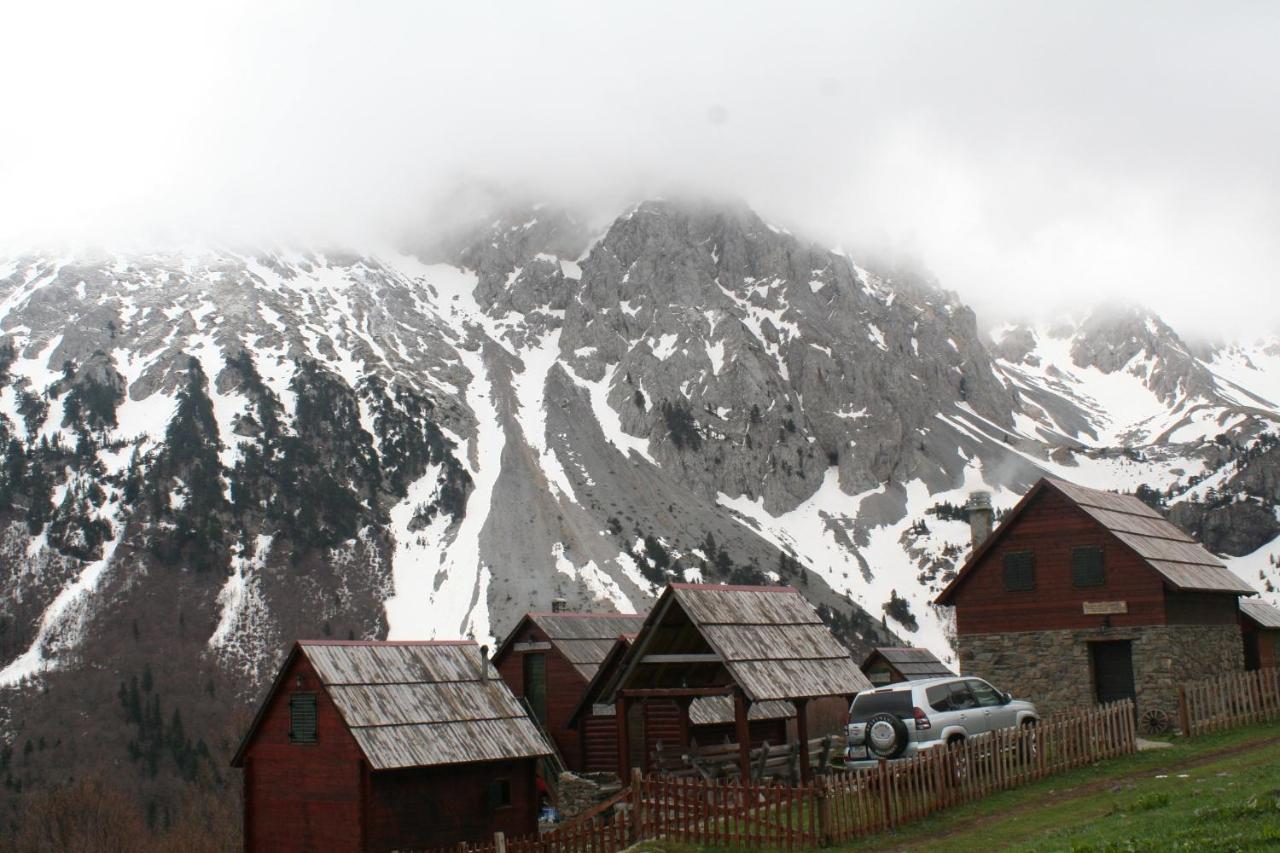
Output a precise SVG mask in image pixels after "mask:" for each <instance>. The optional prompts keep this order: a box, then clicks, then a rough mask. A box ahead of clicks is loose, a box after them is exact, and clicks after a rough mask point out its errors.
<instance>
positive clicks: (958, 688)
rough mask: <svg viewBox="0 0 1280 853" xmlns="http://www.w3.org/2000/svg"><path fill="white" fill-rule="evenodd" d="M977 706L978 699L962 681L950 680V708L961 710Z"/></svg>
mask: <svg viewBox="0 0 1280 853" xmlns="http://www.w3.org/2000/svg"><path fill="white" fill-rule="evenodd" d="M976 707H978V699H977V697H976V696H974V695H973V692H972V691H971V690H970V689H969V685H967V684H965V683H964V682H963V681H953V682H951V710H953V711H963V710H965V709H966V708H976Z"/></svg>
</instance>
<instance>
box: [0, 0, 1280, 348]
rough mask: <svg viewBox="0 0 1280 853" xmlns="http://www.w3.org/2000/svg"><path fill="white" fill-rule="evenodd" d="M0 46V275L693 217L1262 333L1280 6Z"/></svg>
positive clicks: (444, 26) (363, 23) (264, 25)
mask: <svg viewBox="0 0 1280 853" xmlns="http://www.w3.org/2000/svg"><path fill="white" fill-rule="evenodd" d="M0 33H3V34H4V38H3V47H2V49H0V242H3V243H5V244H8V245H10V246H11V247H14V246H16V247H25V246H51V245H54V244H63V243H68V242H71V243H77V242H82V241H86V240H89V241H96V242H105V243H107V244H110V245H121V246H126V245H128V246H136V245H139V244H145V243H148V242H151V241H155V240H165V241H173V240H183V241H209V240H236V241H246V240H247V241H259V240H262V241H265V240H296V239H306V240H324V241H338V242H342V243H346V244H357V245H358V244H361V243H365V242H370V243H371V242H373V241H375V240H378V239H380V238H384V237H386V236H387V235H390V234H394V233H396V232H397V231H398V230H399V229H402V228H404V227H405V226H407V225H408V224H410V223H417V222H420V221H422V218H423V215H424V211H427V210H430V209H431V208H432V204H433V201H434V200H436V199H438V198H439V197H440V196H441V194H442V193H445V192H448V191H450V190H451V189H452V188H455V187H457V186H458V185H459V184H460V183H466V182H481V183H484V184H485V185H487V186H491V187H498V188H502V189H504V190H508V189H509V190H510V191H512V192H513V193H520V194H525V195H531V196H534V197H538V198H545V199H548V200H552V201H558V202H564V203H571V204H581V205H586V206H589V207H590V208H591V209H593V210H595V211H597V212H599V211H602V210H610V209H613V208H616V207H618V206H620V205H622V204H625V203H626V202H627V201H628V200H632V199H634V198H636V197H639V196H644V195H651V194H657V193H670V192H673V191H683V192H689V191H692V192H697V193H703V192H705V193H708V194H728V195H733V196H738V197H741V198H742V199H744V200H746V201H747V202H749V203H750V204H751V205H753V206H754V207H755V208H756V209H757V211H758V212H759V213H760V214H761V215H762V216H764V217H765V218H766V219H769V220H770V221H773V222H776V223H779V224H783V225H786V226H789V227H791V228H792V229H793V230H797V231H802V232H805V233H807V234H810V235H813V236H814V237H816V238H818V239H821V240H823V241H825V242H829V243H833V244H834V243H839V244H843V245H846V246H849V247H854V246H862V247H874V248H876V249H877V250H890V251H893V252H895V253H897V254H899V255H900V256H903V257H915V258H919V259H920V261H921V262H923V263H924V264H925V265H927V266H928V267H929V268H930V269H931V270H932V271H933V272H934V273H935V274H936V275H937V276H938V278H939V279H940V281H941V283H942V284H943V286H945V287H948V288H949V289H953V290H956V291H958V292H959V293H960V294H961V296H962V297H963V298H964V299H966V300H968V301H969V302H970V303H971V304H973V305H974V306H975V307H976V308H977V309H978V310H979V312H980V313H981V314H982V315H983V316H984V317H985V318H988V319H991V318H1001V317H1004V316H1007V315H1010V314H1014V313H1019V312H1029V311H1038V310H1045V309H1047V308H1054V309H1057V308H1060V307H1061V306H1063V305H1071V304H1083V303H1089V302H1093V301H1096V300H1098V299H1102V298H1108V297H1112V298H1114V297H1128V298H1130V299H1132V300H1135V301H1139V302H1143V303H1146V304H1149V305H1151V306H1152V307H1154V308H1156V309H1157V310H1158V311H1160V312H1161V313H1162V314H1164V315H1165V316H1166V318H1167V319H1169V320H1170V322H1172V323H1173V324H1174V325H1175V326H1176V327H1178V328H1180V329H1183V330H1185V331H1188V332H1192V333H1200V334H1211V335H1219V336H1226V337H1234V336H1236V335H1237V334H1253V333H1255V332H1260V331H1264V330H1270V331H1280V307H1277V304H1276V303H1277V302H1280V300H1277V299H1276V298H1275V295H1276V293H1277V291H1280V287H1278V286H1277V285H1278V284H1280V276H1278V274H1277V271H1278V270H1280V240H1278V239H1277V235H1280V59H1277V53H1280V51H1278V50H1277V47H1278V46H1280V3H1274V2H1271V3H1261V2H1260V3H1240V4H1230V3H1223V2H1212V3H1210V2H1203V3H1200V4H1196V5H1189V4H1188V5H1180V4H1176V3H1173V2H1158V3H1157V2H1150V3H1141V4H1139V3H1134V4H1130V5H1125V4H1119V3H1113V2H1109V3H1098V4H1090V3H1083V2H1078V0H1072V2H1059V3H1053V4H1048V3H1035V4H1033V3H1027V2H1015V3H1007V4H1004V3H960V2H947V3H924V2H910V3H904V2H885V3H865V4H860V3H851V2H840V3H830V4H828V3H817V2H814V3H803V2H787V3H776V4H765V3H747V2H743V0H734V2H724V3H710V2H704V3H691V2H680V3H662V2H654V0H645V2H630V3H607V4H606V3H599V2H593V3H546V2H520V3H514V2H513V3H509V4H508V3H493V4H483V3H472V2H467V3H461V2H449V3H438V4H428V3H425V2H405V3H391V2H385V3H376V2H358V3H357V2H352V3H349V4H336V3H324V2H318V1H317V0H307V2H298V3H270V2H265V0H258V2H245V3H239V2H218V3H209V4H207V5H196V4H194V3H173V2H164V3H156V4H154V5H135V4H124V3H94V4H85V5H69V4H62V3H56V2H30V3H20V4H18V3H10V4H6V5H5V6H4V8H3V10H2V11H0ZM423 227H425V226H423Z"/></svg>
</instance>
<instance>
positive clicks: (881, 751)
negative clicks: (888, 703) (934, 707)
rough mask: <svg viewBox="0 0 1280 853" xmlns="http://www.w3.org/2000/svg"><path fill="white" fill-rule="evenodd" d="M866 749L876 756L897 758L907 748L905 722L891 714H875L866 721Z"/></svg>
mask: <svg viewBox="0 0 1280 853" xmlns="http://www.w3.org/2000/svg"><path fill="white" fill-rule="evenodd" d="M866 733H867V734H866V744H867V749H868V750H869V751H870V752H871V754H872V755H874V756H876V757H877V758H897V757H898V756H899V755H902V752H903V750H905V749H906V748H907V740H908V737H909V735H908V733H907V724H906V723H904V722H902V720H901V719H899V718H898V717H897V716H895V715H893V714H876V715H874V716H873V717H871V718H870V719H868V720H867V723H866Z"/></svg>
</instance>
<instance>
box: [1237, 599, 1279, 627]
mask: <svg viewBox="0 0 1280 853" xmlns="http://www.w3.org/2000/svg"><path fill="white" fill-rule="evenodd" d="M1240 612H1241V613H1243V614H1244V615H1245V616H1246V617H1247V618H1248V619H1250V620H1252V621H1253V622H1254V623H1255V624H1256V625H1257V626H1258V627H1259V628H1280V607H1276V606H1274V605H1271V604H1267V602H1265V601H1260V600H1258V599H1256V598H1242V599H1240Z"/></svg>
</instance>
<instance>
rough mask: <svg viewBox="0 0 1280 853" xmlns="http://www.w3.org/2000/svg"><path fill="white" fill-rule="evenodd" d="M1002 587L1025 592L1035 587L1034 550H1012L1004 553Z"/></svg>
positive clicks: (1011, 590)
mask: <svg viewBox="0 0 1280 853" xmlns="http://www.w3.org/2000/svg"><path fill="white" fill-rule="evenodd" d="M1004 588H1005V589H1007V590H1009V591H1010V592H1025V591H1027V590H1033V589H1035V588H1036V555H1035V552H1034V551H1013V552H1011V553H1009V554H1005V555H1004Z"/></svg>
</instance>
